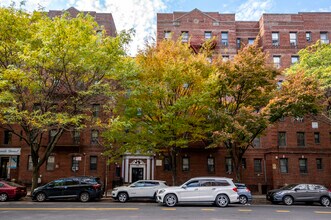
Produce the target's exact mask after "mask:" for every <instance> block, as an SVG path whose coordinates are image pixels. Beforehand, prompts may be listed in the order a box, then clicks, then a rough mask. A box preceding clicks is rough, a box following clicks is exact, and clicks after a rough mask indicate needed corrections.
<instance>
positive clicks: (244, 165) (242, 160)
mask: <svg viewBox="0 0 331 220" xmlns="http://www.w3.org/2000/svg"><path fill="white" fill-rule="evenodd" d="M241 167H242V168H243V169H246V168H247V163H246V158H241Z"/></svg>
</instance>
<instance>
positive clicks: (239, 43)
mask: <svg viewBox="0 0 331 220" xmlns="http://www.w3.org/2000/svg"><path fill="white" fill-rule="evenodd" d="M236 42H237V48H240V47H241V39H240V38H237V41H236Z"/></svg>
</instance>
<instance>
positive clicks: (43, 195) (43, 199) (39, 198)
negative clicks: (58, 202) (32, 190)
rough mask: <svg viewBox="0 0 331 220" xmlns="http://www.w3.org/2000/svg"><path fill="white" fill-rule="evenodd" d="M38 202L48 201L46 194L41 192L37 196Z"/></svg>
mask: <svg viewBox="0 0 331 220" xmlns="http://www.w3.org/2000/svg"><path fill="white" fill-rule="evenodd" d="M36 200H37V201H38V202H43V201H45V200H46V194H45V193H43V192H41V193H38V194H37V196H36Z"/></svg>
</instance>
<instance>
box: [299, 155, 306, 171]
mask: <svg viewBox="0 0 331 220" xmlns="http://www.w3.org/2000/svg"><path fill="white" fill-rule="evenodd" d="M299 170H300V173H308V167H307V159H306V158H301V159H299Z"/></svg>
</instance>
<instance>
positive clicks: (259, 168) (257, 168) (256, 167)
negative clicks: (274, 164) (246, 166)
mask: <svg viewBox="0 0 331 220" xmlns="http://www.w3.org/2000/svg"><path fill="white" fill-rule="evenodd" d="M254 172H255V173H262V159H254Z"/></svg>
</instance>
